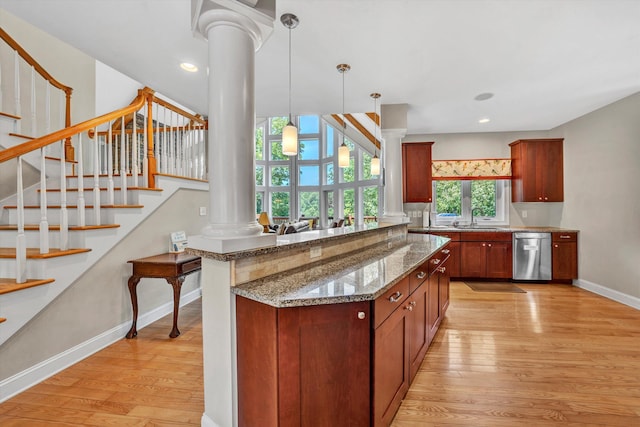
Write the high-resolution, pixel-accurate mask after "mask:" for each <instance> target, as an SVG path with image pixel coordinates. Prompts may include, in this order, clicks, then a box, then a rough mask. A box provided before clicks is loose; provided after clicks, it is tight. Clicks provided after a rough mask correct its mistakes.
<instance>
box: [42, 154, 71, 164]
mask: <svg viewBox="0 0 640 427" xmlns="http://www.w3.org/2000/svg"><path fill="white" fill-rule="evenodd" d="M44 158H45V159H47V160H56V161H58V162H59V161H60V157H51V156H44ZM64 161H65V163H74V164H75V163H78V161H77V160H69V159H64Z"/></svg>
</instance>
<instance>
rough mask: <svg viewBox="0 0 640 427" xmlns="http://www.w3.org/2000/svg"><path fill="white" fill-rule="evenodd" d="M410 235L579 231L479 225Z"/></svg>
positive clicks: (421, 230) (415, 230) (422, 229)
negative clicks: (471, 232)
mask: <svg viewBox="0 0 640 427" xmlns="http://www.w3.org/2000/svg"><path fill="white" fill-rule="evenodd" d="M408 231H409V233H438V232H445V233H453V232H455V233H466V232H470V231H475V232H484V233H514V232H518V231H529V232H534V233H553V232H560V233H562V232H566V233H570V232H573V233H577V232H578V230H572V229H568V228H560V227H542V226H509V225H505V226H497V227H489V226H482V225H477V226H475V227H468V226H466V227H449V226H435V227H411V226H409V228H408Z"/></svg>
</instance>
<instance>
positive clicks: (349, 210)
mask: <svg viewBox="0 0 640 427" xmlns="http://www.w3.org/2000/svg"><path fill="white" fill-rule="evenodd" d="M355 196H356V192H355V190H354V189H353V188H349V189H347V190H344V192H343V193H342V201H343V203H344V212H343V214H344V219H345V223H347V219H348V218H349V217H353V216H354V215H355V213H356V211H355V204H356V197H355ZM351 224H352V222H351V221H349V225H351Z"/></svg>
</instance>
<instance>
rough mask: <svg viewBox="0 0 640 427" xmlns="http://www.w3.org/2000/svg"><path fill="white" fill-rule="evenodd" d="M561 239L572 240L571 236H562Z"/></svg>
mask: <svg viewBox="0 0 640 427" xmlns="http://www.w3.org/2000/svg"><path fill="white" fill-rule="evenodd" d="M560 238H561V239H570V238H571V236H567V235H564V234H561V235H560Z"/></svg>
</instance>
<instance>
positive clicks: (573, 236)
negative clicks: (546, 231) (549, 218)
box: [551, 232, 578, 242]
mask: <svg viewBox="0 0 640 427" xmlns="http://www.w3.org/2000/svg"><path fill="white" fill-rule="evenodd" d="M551 240H553V241H554V242H577V241H578V233H575V232H565V233H562V232H553V233H551Z"/></svg>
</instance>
